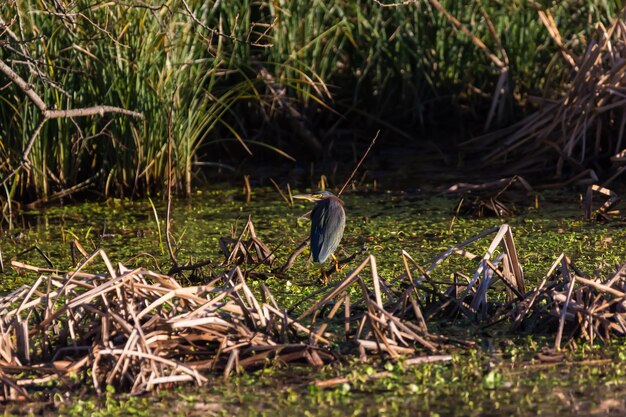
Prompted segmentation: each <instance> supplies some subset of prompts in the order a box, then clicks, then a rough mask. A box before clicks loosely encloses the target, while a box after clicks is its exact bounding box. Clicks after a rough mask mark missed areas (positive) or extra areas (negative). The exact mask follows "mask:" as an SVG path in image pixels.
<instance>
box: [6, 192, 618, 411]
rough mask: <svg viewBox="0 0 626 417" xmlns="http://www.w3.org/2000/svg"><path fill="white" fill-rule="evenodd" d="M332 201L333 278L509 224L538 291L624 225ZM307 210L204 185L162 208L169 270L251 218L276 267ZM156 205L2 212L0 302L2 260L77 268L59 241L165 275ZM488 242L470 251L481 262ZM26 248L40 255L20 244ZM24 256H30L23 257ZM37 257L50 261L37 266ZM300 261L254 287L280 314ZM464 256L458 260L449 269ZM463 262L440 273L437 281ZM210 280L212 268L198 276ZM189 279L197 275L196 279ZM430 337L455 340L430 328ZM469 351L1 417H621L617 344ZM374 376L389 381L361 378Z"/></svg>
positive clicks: (526, 207)
mask: <svg viewBox="0 0 626 417" xmlns="http://www.w3.org/2000/svg"><path fill="white" fill-rule="evenodd" d="M343 199H344V201H345V207H346V212H347V219H348V220H347V225H346V230H345V235H344V238H343V241H342V244H341V246H340V250H339V255H340V257H345V256H348V255H351V254H353V253H357V252H360V254H359V255H357V257H356V258H355V260H354V261H353V262H352V264H350V265H348V266H347V268H346V269H345V270H344V271H342V272H340V273H339V276H337V277H333V278H331V280H333V279H334V280H337V279H340V278H341V276H345V274H346V273H347V272H348V271H349V270H350V268H351V267H354V266H356V265H357V264H358V263H360V261H361V260H362V259H364V258H365V256H366V255H367V254H373V255H375V256H376V259H377V262H378V265H379V273H380V275H381V276H383V277H384V278H393V277H395V276H398V275H400V274H401V273H402V272H403V270H404V265H403V263H402V259H401V257H400V251H401V250H405V251H406V252H408V253H409V254H410V255H411V256H412V257H413V258H414V259H415V260H416V261H417V262H419V263H421V264H426V263H427V262H428V260H430V259H432V258H434V257H435V256H436V255H437V254H439V253H441V252H443V251H445V250H446V249H448V248H450V247H451V246H453V245H454V244H455V243H458V242H462V241H464V240H466V239H468V238H469V237H471V236H473V235H475V234H477V233H479V232H481V231H483V230H486V229H489V228H490V227H493V226H497V225H500V224H502V223H504V222H507V223H509V224H510V225H511V226H512V228H513V233H514V237H515V241H516V244H517V249H518V252H519V255H520V258H521V262H522V265H523V267H524V271H525V275H526V279H527V281H528V284H527V285H528V286H533V285H536V283H538V282H539V281H540V280H541V278H542V277H543V275H544V274H545V273H546V272H547V270H548V268H549V267H550V265H551V264H552V262H553V261H554V259H555V258H556V257H557V256H558V255H559V254H560V253H565V254H566V255H568V256H569V257H570V258H571V259H572V260H573V261H574V262H575V263H576V265H577V266H578V268H579V269H580V270H581V271H582V272H583V273H585V274H586V275H589V276H592V275H600V276H603V275H608V274H610V273H611V272H614V271H615V270H616V268H617V266H619V265H621V264H622V263H624V262H626V245H624V244H623V242H624V238H625V235H626V229H625V228H624V227H623V223H621V222H619V221H617V222H612V223H592V222H589V221H585V220H584V219H583V211H582V208H581V207H582V206H581V197H580V194H578V193H576V192H570V191H568V192H567V193H547V194H539V195H537V196H536V198H535V196H532V197H531V196H529V198H528V199H527V200H526V201H523V202H522V203H519V202H518V204H517V206H516V210H517V212H518V214H517V215H515V216H511V217H508V218H495V217H491V218H484V219H476V218H473V217H471V216H463V215H460V216H458V215H457V211H456V210H455V209H456V208H457V204H458V203H459V198H455V197H446V196H442V195H423V194H420V193H412V194H411V193H403V192H396V191H377V192H373V191H359V192H357V191H352V192H347V193H346V194H345V195H344V196H343ZM309 209H310V206H309V205H308V204H306V203H304V202H302V203H296V204H295V205H294V206H293V207H291V206H290V205H289V204H288V203H287V201H285V200H284V199H283V198H281V196H280V195H279V194H278V192H276V190H274V189H253V192H252V195H251V199H250V202H249V203H247V202H246V197H245V195H243V194H242V193H241V191H240V190H236V189H223V188H220V189H208V190H202V191H198V192H196V194H194V195H193V197H192V198H190V199H186V200H176V201H175V202H174V203H173V208H172V219H173V222H172V236H173V245H174V246H175V248H176V249H177V257H178V259H179V262H181V263H183V262H186V261H189V262H198V261H204V260H211V261H214V263H215V264H218V263H219V262H221V261H222V260H223V259H224V254H223V253H222V252H221V251H220V247H219V243H218V241H219V238H221V237H227V236H237V235H238V233H240V232H241V230H242V228H243V227H244V225H245V223H246V222H247V220H248V218H251V219H252V221H253V222H254V225H255V229H256V233H257V235H258V237H259V238H260V239H261V240H262V241H263V242H264V243H265V244H266V245H267V246H268V247H269V248H270V249H271V250H272V251H273V252H274V254H275V255H276V257H277V259H278V262H279V263H282V262H284V261H285V260H286V258H287V256H288V255H289V254H290V253H291V251H293V250H294V249H295V248H296V247H297V246H298V245H299V244H300V243H301V242H302V241H303V240H304V239H306V237H307V234H308V227H309V224H308V221H307V219H306V217H305V216H304V215H305V214H306V212H307V211H308V210H309ZM165 213H166V205H165V203H164V202H163V201H162V200H161V199H154V200H152V201H150V200H141V201H132V202H131V201H125V200H109V201H107V202H104V203H81V204H70V205H58V206H54V207H47V208H46V209H45V210H40V211H29V212H25V213H21V214H20V215H19V216H14V217H13V225H12V227H11V228H8V227H5V228H4V229H3V231H2V235H1V237H0V249H1V250H2V257H3V261H4V265H5V272H4V274H3V278H2V281H1V284H0V287H1V288H0V291H1V292H2V293H3V294H4V293H6V292H8V291H10V290H12V289H15V288H17V287H18V286H20V285H24V284H29V283H32V282H33V281H34V280H35V279H36V277H37V276H36V275H35V274H25V273H17V272H15V271H13V270H12V269H11V268H10V262H11V260H18V261H20V262H24V263H27V264H31V265H37V266H43V267H46V266H49V265H48V262H51V263H52V266H53V267H54V268H58V269H59V270H66V269H69V268H72V267H73V266H75V265H74V261H73V260H72V254H71V250H70V241H72V240H73V239H76V240H78V241H79V242H80V243H81V244H82V246H83V247H85V249H86V250H87V251H92V250H95V249H103V250H104V251H105V252H106V253H107V255H108V256H109V258H110V259H111V260H112V261H113V262H120V263H122V264H124V265H126V266H144V267H146V268H149V269H153V270H162V271H167V270H168V269H169V267H170V266H171V262H170V258H169V255H168V252H167V248H166V240H165V225H164V219H165ZM490 241H491V240H490V239H489V238H487V239H483V240H480V241H478V242H477V243H476V244H474V245H473V246H471V250H472V251H473V252H474V253H477V254H482V253H483V252H484V251H485V249H486V248H487V247H488V246H489V243H490ZM35 246H36V247H37V248H38V249H40V250H41V252H43V254H44V255H45V256H43V255H42V254H41V253H40V252H39V251H38V250H30V251H27V250H28V249H32V248H33V247H35ZM25 251H27V252H25ZM46 258H47V259H46ZM307 258H308V256H307V253H306V252H305V253H304V254H303V255H302V256H300V257H299V258H298V259H297V260H296V263H295V264H294V267H293V268H292V269H290V270H289V271H288V273H287V275H286V276H281V277H279V278H278V277H273V276H271V274H268V275H267V276H266V277H265V278H264V279H263V282H264V283H265V284H266V285H267V286H268V287H269V288H270V289H271V290H272V292H273V294H274V295H275V296H276V298H277V301H278V302H279V304H281V305H282V306H285V307H287V308H288V307H289V306H291V305H293V304H294V303H296V302H298V301H299V300H301V299H302V298H303V297H305V296H306V295H308V294H309V293H311V292H312V291H314V290H315V289H317V288H318V287H319V274H320V272H319V268H318V267H317V266H314V265H311V264H310V263H309V261H308V259H307ZM459 262H462V261H459ZM459 265H461V266H462V263H459V264H452V265H450V266H448V267H447V269H446V267H444V268H442V269H441V270H440V271H439V272H438V273H439V274H440V275H441V279H442V280H443V279H446V278H447V277H448V275H449V274H450V273H451V272H452V270H453V269H454V268H457V267H459ZM204 273H205V274H206V275H207V276H208V275H210V274H211V269H210V268H206V269H205V270H204ZM187 279H189V280H202V279H203V278H202V276H201V274H199V275H198V276H196V277H192V278H187ZM435 326H436V327H437V328H436V331H438V332H440V333H443V334H445V333H446V332H455V333H456V334H458V333H459V332H461V333H462V332H464V331H466V329H458V328H457V329H446V328H445V326H442V325H435ZM472 337H473V338H474V339H475V340H477V341H478V346H479V347H478V348H477V349H473V350H459V351H454V352H451V353H452V355H453V359H452V361H450V362H446V363H441V364H430V365H423V366H419V367H414V368H409V369H404V368H403V367H402V366H401V365H398V364H392V363H391V362H387V363H385V362H384V361H380V362H373V363H367V364H361V363H356V362H351V361H350V360H345V361H343V362H341V363H338V364H334V365H332V366H328V367H326V368H324V369H321V370H311V369H310V368H301V367H290V368H281V367H279V366H270V367H268V369H264V370H260V371H257V372H255V373H252V374H246V375H240V376H236V377H234V378H232V379H230V380H229V381H226V382H224V381H222V379H221V378H217V377H216V379H215V380H214V381H212V382H211V383H210V384H209V385H208V386H207V387H202V388H193V387H182V388H177V389H175V390H173V391H171V392H164V393H160V394H156V395H151V396H143V397H125V396H120V395H117V394H115V393H112V392H111V393H109V394H108V395H107V396H106V398H96V397H89V396H87V397H83V396H81V397H80V398H77V397H76V396H72V395H69V396H66V395H59V396H55V398H54V400H53V401H51V402H43V403H41V404H31V405H29V406H28V407H23V406H15V405H11V404H9V405H6V409H5V411H6V413H8V414H12V413H15V414H24V413H29V412H33V413H44V414H46V413H50V414H51V415H53V414H56V413H59V412H61V413H66V414H73V415H128V414H132V415H234V414H237V415H257V414H261V415H263V414H265V415H280V416H283V415H284V416H291V415H338V416H339V415H341V416H344V415H372V416H373V415H442V416H443V415H508V414H515V415H563V414H582V415H586V414H590V413H596V414H599V415H610V414H615V415H623V413H625V412H626V411H625V409H624V407H626V404H625V402H624V401H625V398H626V365H624V364H625V363H626V343H625V342H624V341H623V340H615V341H612V342H611V343H609V344H605V345H599V346H598V345H596V346H593V347H592V346H587V345H585V344H584V343H581V344H579V345H578V346H576V347H575V348H574V349H572V350H571V351H570V352H568V353H567V355H568V358H569V359H571V361H568V362H558V363H553V364H550V363H548V364H546V363H541V362H539V361H537V360H535V354H536V353H537V352H538V351H539V350H541V349H542V348H543V347H545V346H546V345H548V344H550V342H551V340H550V338H549V337H548V336H545V337H544V336H541V335H539V336H529V335H519V336H516V337H515V338H512V337H510V336H506V335H501V334H498V333H497V332H495V331H494V332H489V331H476V330H474V333H473V334H472ZM380 370H388V371H390V376H389V377H387V378H382V379H377V380H366V378H363V377H359V375H369V374H371V373H375V372H378V371H380ZM347 375H348V376H350V375H352V376H354V378H353V380H352V381H351V382H350V383H344V384H339V385H337V386H335V387H333V388H332V389H324V390H322V389H318V388H314V387H313V386H312V385H311V382H313V381H315V380H322V379H328V378H332V377H335V376H347Z"/></svg>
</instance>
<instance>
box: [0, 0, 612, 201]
mask: <svg viewBox="0 0 626 417" xmlns="http://www.w3.org/2000/svg"><path fill="white" fill-rule="evenodd" d="M440 3H441V4H442V6H443V7H444V8H445V9H446V10H448V11H449V12H450V13H451V14H452V15H454V16H455V17H456V18H457V19H459V20H460V21H461V22H462V23H463V24H464V25H465V26H466V27H468V28H469V29H470V30H471V31H472V33H474V34H475V35H476V36H477V37H479V38H480V39H482V40H483V41H484V42H485V43H486V44H487V46H488V47H490V48H491V50H492V51H495V52H496V53H497V51H498V50H499V48H498V42H499V43H500V44H501V45H502V48H503V49H504V50H505V51H506V53H507V55H508V57H509V59H510V65H511V71H512V77H513V80H514V82H515V87H514V89H513V91H512V93H513V96H514V98H515V99H516V100H517V101H518V102H520V103H523V100H524V97H525V96H527V95H529V94H543V93H545V91H544V90H546V89H547V88H550V89H555V91H553V93H556V92H557V91H556V90H558V89H559V88H566V86H565V85H561V84H562V83H560V82H557V83H556V84H555V83H554V82H553V81H554V80H557V81H558V80H560V79H561V77H563V75H564V74H566V73H567V71H568V70H569V68H568V66H567V64H566V63H565V62H564V61H563V60H561V59H560V58H559V55H558V48H557V46H556V45H555V44H554V42H553V41H552V40H551V39H550V37H549V35H548V33H547V31H546V30H545V28H544V27H543V25H542V24H541V22H540V20H539V19H538V17H537V12H538V10H549V11H550V12H551V13H552V15H553V16H554V17H555V20H556V22H557V25H558V27H559V29H560V30H561V35H562V36H563V37H564V39H565V40H566V41H568V42H569V43H568V47H571V48H572V49H573V50H581V49H582V48H581V46H577V43H578V44H582V43H584V39H586V37H587V36H588V34H589V33H590V32H591V31H592V30H593V25H594V24H596V23H598V22H601V23H604V24H606V23H608V22H609V21H610V20H611V19H612V18H614V16H616V14H617V13H618V6H617V3H618V2H606V1H600V0H597V1H592V2H584V1H567V2H557V3H556V4H553V3H552V2H536V1H523V0H518V1H509V2H500V1H495V0H493V1H487V0H473V1H470V2H459V1H455V0H442V1H440ZM57 4H60V5H64V4H65V7H68V9H67V10H66V11H67V12H68V16H69V17H61V16H60V15H59V14H58V12H59V11H62V10H59V9H58V6H56V8H55V3H54V2H52V1H50V0H40V1H36V0H22V1H19V2H15V3H14V2H4V3H3V4H2V5H1V6H0V16H2V18H3V20H4V21H5V22H9V23H11V24H10V28H11V29H12V30H13V31H14V32H15V33H17V34H18V35H19V36H20V38H21V39H22V40H24V41H25V42H24V43H23V45H24V47H25V48H26V50H27V51H28V54H29V55H30V57H32V58H33V59H34V63H35V64H36V66H37V68H38V69H39V71H41V72H42V73H43V75H44V76H45V78H46V79H48V81H42V80H41V79H40V78H41V77H40V76H39V75H38V74H37V73H36V72H30V71H29V69H28V67H27V65H25V64H24V62H25V61H26V60H27V59H26V58H25V57H23V56H20V53H19V51H20V46H19V45H18V44H17V43H16V42H14V41H13V40H12V39H10V37H9V36H7V34H6V33H4V34H2V36H1V37H0V45H1V47H0V58H2V59H3V60H4V61H5V62H12V63H13V67H14V69H15V70H16V71H18V72H19V73H20V74H21V75H22V77H24V78H25V79H27V80H28V81H29V82H30V83H31V84H32V85H33V87H34V88H35V90H36V91H37V92H38V93H39V94H40V95H41V96H42V98H43V99H44V101H45V102H46V103H48V104H50V105H54V106H56V107H58V108H76V107H82V106H90V105H95V104H110V105H115V106H120V107H124V108H127V109H132V110H137V111H141V112H142V113H143V114H144V115H145V120H144V121H142V122H138V121H136V120H131V119H128V118H126V117H123V116H119V115H105V116H104V117H92V118H83V119H75V120H73V121H72V120H64V119H59V120H51V121H48V122H47V123H46V125H45V126H44V128H43V129H42V131H41V134H40V137H39V138H38V140H37V142H36V143H35V146H34V148H33V151H32V153H31V156H30V165H29V166H28V168H27V169H26V170H22V171H20V172H19V173H18V175H16V176H15V177H13V178H12V179H11V180H10V181H8V182H7V184H6V189H5V190H3V191H2V193H1V195H3V197H0V198H16V199H20V200H23V201H33V200H37V199H39V198H42V197H49V196H54V195H55V193H57V192H59V191H61V190H64V189H67V188H69V187H72V186H75V185H76V184H85V181H88V183H86V184H85V186H86V187H88V188H90V189H93V190H97V191H100V192H103V193H104V194H106V195H136V194H146V193H152V192H155V191H159V190H161V189H163V186H164V184H165V180H164V179H165V178H167V173H166V171H167V157H168V155H167V140H168V135H170V134H171V137H172V139H173V155H172V158H173V160H174V171H175V172H174V179H175V181H176V182H175V185H176V189H177V190H178V191H180V192H184V193H189V192H190V191H191V185H192V182H193V181H194V178H195V176H196V173H197V172H198V171H199V170H200V169H201V167H202V166H206V165H207V164H208V165H210V164H212V163H218V162H220V163H221V162H224V161H222V159H224V158H228V157H229V155H230V153H229V152H230V151H232V150H233V149H235V154H234V155H236V156H235V157H234V158H235V159H236V158H242V156H245V157H246V158H247V156H246V155H249V154H250V153H255V152H256V151H257V149H259V147H260V146H264V147H267V148H269V149H271V150H274V151H275V152H274V155H275V158H284V157H285V154H291V153H295V154H297V153H298V152H302V149H303V148H306V146H309V145H305V144H304V143H305V142H304V141H303V138H302V136H301V135H299V134H298V132H294V131H293V125H291V124H289V123H288V120H289V119H292V118H293V117H294V116H293V114H292V113H290V112H289V110H288V108H292V109H295V110H296V111H297V112H298V113H300V114H301V115H302V116H303V118H304V121H303V126H306V128H307V129H309V130H310V131H312V132H313V133H314V134H315V135H316V136H317V138H318V139H319V141H320V143H321V144H322V146H326V145H327V143H328V141H331V140H332V138H329V137H326V136H324V134H323V132H326V131H328V129H330V128H331V127H333V126H334V127H336V126H341V127H343V128H345V129H351V128H358V129H366V128H367V127H368V126H369V127H372V128H374V127H375V126H382V127H383V128H385V127H387V128H389V129H390V130H393V131H394V132H399V131H402V132H404V133H403V137H404V138H410V137H415V138H416V140H420V139H419V135H418V134H415V133H414V132H416V131H418V130H416V129H418V128H421V127H424V126H432V125H435V126H436V125H437V124H438V123H442V122H444V123H445V124H446V126H448V125H449V124H450V116H449V115H450V113H454V114H460V113H463V114H466V115H470V117H473V118H474V119H476V120H481V119H482V118H484V115H483V113H484V112H485V109H486V108H487V106H488V104H489V96H490V95H491V94H493V89H494V86H495V83H496V81H497V78H498V71H497V68H495V67H494V66H493V64H491V63H490V61H489V60H488V59H487V58H486V57H485V55H484V54H483V53H482V52H480V51H479V50H478V49H477V48H476V46H475V45H474V44H473V43H472V42H471V40H470V39H469V38H468V37H467V36H465V35H463V34H461V33H458V32H457V31H456V30H455V29H454V28H453V26H452V25H451V24H450V22H449V21H448V20H447V19H446V17H445V16H443V15H442V14H441V13H439V12H438V11H437V10H436V9H434V8H433V7H432V6H431V4H430V3H429V1H426V0H423V1H418V2H415V3H413V4H409V5H405V6H400V7H380V6H379V5H377V4H376V3H374V2H372V1H370V0H353V1H348V0H333V1H323V0H310V1H307V2H304V1H288V0H273V1H265V0H260V1H254V2H250V1H246V0H229V1H210V2H207V1H201V0H188V1H187V4H188V5H189V7H190V9H191V11H192V13H193V15H194V16H195V18H196V19H198V21H200V22H201V23H200V24H199V23H198V22H196V21H195V20H194V19H193V18H192V17H191V16H190V15H189V13H188V11H187V10H186V8H185V7H184V5H183V3H182V2H181V1H179V0H170V1H166V2H164V3H163V2H157V1H154V2H137V1H135V0H129V1H127V2H119V3H118V2H108V3H94V2H92V1H89V0H77V1H74V2H65V3H64V2H57ZM70 5H71V6H70ZM51 11H56V12H57V13H56V14H54V13H50V12H51ZM485 15H487V16H489V19H490V20H491V21H492V22H493V25H494V27H495V30H496V33H497V39H495V38H494V37H493V36H492V35H491V34H490V33H489V30H488V27H487V24H486V20H485V18H484V16H485ZM0 33H3V31H2V30H0ZM264 33H265V35H263V34H264ZM7 83H8V80H7V79H6V77H4V76H2V75H0V85H2V86H3V87H4V88H3V90H2V93H1V95H0V158H1V159H0V180H1V179H3V178H5V177H6V175H8V174H9V173H10V172H12V170H13V169H14V168H15V167H16V166H17V165H18V164H19V158H20V156H21V154H22V151H23V149H24V146H25V143H26V142H27V141H28V138H29V135H30V134H31V133H32V132H33V130H34V128H35V126H36V124H37V122H38V120H39V116H38V114H37V111H36V110H35V108H34V106H33V105H32V104H31V103H30V102H29V101H28V100H27V99H26V98H25V96H24V94H23V93H22V92H21V91H19V90H18V89H17V88H16V87H15V86H12V85H6V84H7ZM52 83H53V84H52ZM547 94H550V92H548V93H547ZM170 112H171V114H172V122H171V126H170V123H169V115H170ZM472 113H473V115H472ZM326 156H328V155H326ZM232 159H233V157H231V160H230V161H227V162H229V163H233V164H237V163H238V161H237V160H232ZM7 196H8V197H7Z"/></svg>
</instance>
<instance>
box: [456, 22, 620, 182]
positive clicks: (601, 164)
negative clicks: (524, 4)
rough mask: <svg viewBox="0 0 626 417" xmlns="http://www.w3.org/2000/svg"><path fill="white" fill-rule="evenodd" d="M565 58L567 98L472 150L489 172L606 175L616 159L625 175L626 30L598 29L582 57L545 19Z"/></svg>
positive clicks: (474, 142) (483, 139)
mask: <svg viewBox="0 0 626 417" xmlns="http://www.w3.org/2000/svg"><path fill="white" fill-rule="evenodd" d="M540 15H541V18H542V21H543V22H544V24H545V25H546V27H547V28H548V31H549V33H550V34H551V36H552V38H553V39H554V41H555V42H556V43H557V44H558V45H559V46H560V48H561V52H562V55H563V57H564V58H565V59H566V61H567V62H568V63H569V64H570V65H571V67H572V71H571V78H570V80H569V82H568V83H566V85H568V86H569V88H568V91H567V93H566V94H565V95H564V96H563V97H561V98H560V99H558V100H548V99H540V102H541V107H540V109H539V110H538V111H536V112H535V113H533V114H531V115H530V116H528V117H526V118H525V119H523V120H522V121H520V122H518V123H516V124H515V125H513V126H511V127H509V128H506V129H503V130H500V131H497V132H494V133H491V134H487V135H483V136H480V137H478V138H475V139H473V140H471V141H469V142H467V145H471V146H473V147H476V146H477V147H479V148H480V154H481V156H482V162H483V163H484V164H485V165H486V166H492V165H494V164H505V170H506V171H507V172H509V173H526V174H528V173H539V172H541V173H545V172H550V171H551V172H552V173H554V174H555V176H556V177H557V178H560V177H562V176H568V177H569V176H572V175H574V174H578V173H581V172H584V171H585V170H587V169H595V170H598V169H600V170H601V171H606V170H607V169H606V168H607V166H606V162H607V161H608V160H609V159H610V160H611V161H612V162H613V163H614V164H615V165H616V167H617V168H619V167H622V168H620V169H619V170H618V172H619V173H622V172H623V170H624V169H626V168H624V167H623V165H624V160H625V159H624V152H625V151H626V143H624V133H625V128H626V110H625V108H626V107H625V106H626V25H625V24H624V21H623V18H622V17H621V16H620V17H618V18H616V19H615V20H614V22H613V24H612V25H611V26H610V27H609V28H608V29H607V28H605V27H604V26H602V24H600V23H598V24H597V28H596V34H595V36H594V37H593V38H591V39H590V40H588V41H586V40H584V39H580V41H582V42H587V43H586V48H585V51H584V53H583V54H582V55H581V56H576V55H575V53H574V52H572V51H569V50H567V49H566V47H565V46H564V44H563V41H562V39H561V36H560V34H559V30H558V28H557V27H556V24H555V23H554V20H553V19H552V17H551V16H550V15H549V14H548V13H547V12H541V13H540Z"/></svg>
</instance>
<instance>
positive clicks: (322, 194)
mask: <svg viewBox="0 0 626 417" xmlns="http://www.w3.org/2000/svg"><path fill="white" fill-rule="evenodd" d="M332 196H334V194H333V193H331V192H330V191H315V192H314V193H311V194H296V195H294V196H293V198H297V199H300V200H307V201H312V202H314V203H315V202H316V201H320V200H323V199H325V198H328V197H332Z"/></svg>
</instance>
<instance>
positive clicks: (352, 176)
mask: <svg viewBox="0 0 626 417" xmlns="http://www.w3.org/2000/svg"><path fill="white" fill-rule="evenodd" d="M379 134H380V130H379V131H378V132H376V136H374V139H372V142H371V143H370V146H368V147H367V150H366V151H365V153H364V154H363V156H362V157H361V160H360V161H359V163H358V164H356V168H354V170H353V171H352V174H350V178H348V180H347V181H346V182H345V184H344V185H343V187H341V190H339V192H338V193H337V197H339V196H340V195H341V193H343V191H344V190H345V189H346V187H347V186H348V184H350V181H352V178H354V174H356V172H357V170H358V169H359V167H360V166H361V164H362V163H363V161H365V158H366V157H367V154H369V153H370V150H371V149H372V146H374V143H376V139H378V135H379Z"/></svg>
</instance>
